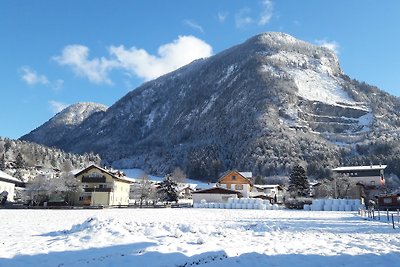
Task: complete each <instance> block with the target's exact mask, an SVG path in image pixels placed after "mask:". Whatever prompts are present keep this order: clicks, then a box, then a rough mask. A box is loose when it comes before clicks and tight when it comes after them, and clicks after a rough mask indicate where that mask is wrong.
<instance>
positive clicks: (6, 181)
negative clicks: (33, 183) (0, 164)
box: [0, 171, 21, 201]
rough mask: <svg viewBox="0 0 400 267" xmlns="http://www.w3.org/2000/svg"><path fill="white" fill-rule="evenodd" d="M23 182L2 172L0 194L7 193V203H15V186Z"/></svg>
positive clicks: (0, 175)
mask: <svg viewBox="0 0 400 267" xmlns="http://www.w3.org/2000/svg"><path fill="white" fill-rule="evenodd" d="M20 183H21V181H20V180H18V179H17V178H15V177H12V176H11V175H9V174H7V173H5V172H2V171H0V194H1V193H3V192H7V194H8V195H7V201H14V196H15V185H16V184H20Z"/></svg>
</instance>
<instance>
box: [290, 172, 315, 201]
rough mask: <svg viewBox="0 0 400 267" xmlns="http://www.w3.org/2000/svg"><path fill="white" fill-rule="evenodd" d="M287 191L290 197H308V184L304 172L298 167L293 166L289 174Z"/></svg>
mask: <svg viewBox="0 0 400 267" xmlns="http://www.w3.org/2000/svg"><path fill="white" fill-rule="evenodd" d="M288 191H289V193H290V194H291V195H292V196H300V197H307V196H309V195H310V184H309V183H308V179H307V176H306V171H305V170H304V168H303V167H301V166H300V165H296V166H294V167H293V170H292V172H291V173H290V176H289V190H288Z"/></svg>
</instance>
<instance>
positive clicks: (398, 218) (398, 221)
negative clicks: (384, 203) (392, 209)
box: [397, 209, 400, 223]
mask: <svg viewBox="0 0 400 267" xmlns="http://www.w3.org/2000/svg"><path fill="white" fill-rule="evenodd" d="M397 223H400V216H399V209H397Z"/></svg>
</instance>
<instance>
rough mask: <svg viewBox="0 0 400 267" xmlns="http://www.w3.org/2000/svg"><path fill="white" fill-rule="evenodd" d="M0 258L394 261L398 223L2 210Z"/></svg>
mask: <svg viewBox="0 0 400 267" xmlns="http://www.w3.org/2000/svg"><path fill="white" fill-rule="evenodd" d="M0 215H1V218H2V222H1V231H0V240H1V241H0V266H2V267H3V266H146V267H147V266H219V267H224V266H230V267H231V266H252V267H254V266H397V264H398V263H399V262H400V229H392V228H391V227H390V225H388V224H386V223H382V222H377V221H369V220H365V219H363V218H360V217H358V216H357V215H356V213H349V212H305V211H287V210H282V211H265V210H219V209H105V210H0Z"/></svg>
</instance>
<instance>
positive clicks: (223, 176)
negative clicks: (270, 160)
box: [218, 170, 253, 185]
mask: <svg viewBox="0 0 400 267" xmlns="http://www.w3.org/2000/svg"><path fill="white" fill-rule="evenodd" d="M231 172H235V173H237V174H238V175H240V176H242V177H243V179H245V180H246V181H247V182H248V184H250V185H252V184H253V183H252V181H251V177H250V178H248V177H246V176H244V175H243V174H245V175H248V174H252V173H251V172H238V171H237V170H230V171H226V172H224V173H223V174H222V175H221V177H220V178H219V179H218V183H219V182H220V181H221V180H222V179H223V178H225V177H226V176H227V175H228V174H229V173H231Z"/></svg>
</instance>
